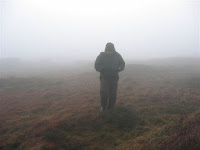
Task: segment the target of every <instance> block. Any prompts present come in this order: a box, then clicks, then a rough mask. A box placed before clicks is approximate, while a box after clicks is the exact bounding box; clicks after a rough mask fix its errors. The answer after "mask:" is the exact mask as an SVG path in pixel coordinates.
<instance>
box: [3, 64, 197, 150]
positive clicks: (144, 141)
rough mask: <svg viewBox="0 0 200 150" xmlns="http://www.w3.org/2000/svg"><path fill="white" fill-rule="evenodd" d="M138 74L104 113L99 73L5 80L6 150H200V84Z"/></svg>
mask: <svg viewBox="0 0 200 150" xmlns="http://www.w3.org/2000/svg"><path fill="white" fill-rule="evenodd" d="M138 67H139V66H138V65H137V67H136V68H134V66H128V67H127V68H126V71H125V72H124V73H121V74H120V81H119V91H118V99H117V104H116V108H115V109H114V110H113V111H105V112H103V113H101V112H100V111H99V104H100V103H99V101H100V96H99V79H98V74H97V73H95V72H93V73H90V72H89V73H82V74H77V75H73V76H70V77H69V76H68V77H57V78H56V77H52V78H50V77H48V78H39V77H34V78H29V77H27V78H4V79H0V149H2V150H12V149H13V150H14V149H22V150H23V149H24V150H25V149H29V150H40V149H41V150H55V149H58V150H62V149H63V150H81V149H83V150H104V149H108V150H109V149H110V150H111V149H117V150H124V149H126V150H157V149H158V150H160V149H161V150H188V149H190V150H198V149H199V147H200V145H199V143H200V138H199V137H200V109H199V108H200V82H199V81H200V80H199V76H196V75H195V76H190V75H188V74H181V75H180V74H178V73H176V72H177V71H176V72H175V73H174V72H173V71H169V72H167V71H165V72H163V71H160V72H159V68H156V69H155V68H154V71H152V70H151V68H148V67H147V68H148V69H145V67H143V69H140V70H138V71H137V73H136V74H134V69H138ZM161 70H163V68H162V69H161Z"/></svg>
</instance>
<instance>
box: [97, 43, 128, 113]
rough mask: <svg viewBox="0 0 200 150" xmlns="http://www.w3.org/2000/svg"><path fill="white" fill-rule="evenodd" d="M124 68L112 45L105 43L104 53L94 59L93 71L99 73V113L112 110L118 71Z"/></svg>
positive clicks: (120, 57) (123, 63) (121, 59)
mask: <svg viewBox="0 0 200 150" xmlns="http://www.w3.org/2000/svg"><path fill="white" fill-rule="evenodd" d="M124 68H125V62H124V60H123V58H122V56H121V55H120V54H119V53H118V52H116V51H115V47H114V44H113V43H110V42H109V43H107V44H106V48H105V52H101V53H100V55H99V56H98V57H97V58H96V61H95V69H96V71H98V72H100V95H101V111H104V110H105V109H106V108H108V109H112V108H113V107H114V105H115V103H116V97H117V86H118V80H119V75H118V73H119V72H120V71H123V70H124Z"/></svg>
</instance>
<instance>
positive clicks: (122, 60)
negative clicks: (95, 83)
mask: <svg viewBox="0 0 200 150" xmlns="http://www.w3.org/2000/svg"><path fill="white" fill-rule="evenodd" d="M124 68H125V62H124V59H123V58H122V56H121V55H120V54H119V68H118V71H119V72H120V71H123V70H124Z"/></svg>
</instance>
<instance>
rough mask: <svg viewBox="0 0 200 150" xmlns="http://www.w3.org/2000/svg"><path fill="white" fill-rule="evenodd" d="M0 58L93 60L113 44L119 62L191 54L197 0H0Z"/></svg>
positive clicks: (195, 46) (198, 18)
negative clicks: (107, 44) (106, 46)
mask: <svg viewBox="0 0 200 150" xmlns="http://www.w3.org/2000/svg"><path fill="white" fill-rule="evenodd" d="M0 5H1V7H0V9H1V14H0V17H1V19H0V22H1V37H0V38H1V43H0V45H1V58H9V57H14V58H23V59H27V60H43V61H47V62H51V61H57V62H58V61H59V62H76V61H85V60H89V61H94V60H95V59H96V56H97V55H98V54H99V53H100V52H101V51H104V48H105V44H106V43H107V42H113V43H114V44H115V47H116V50H117V51H119V52H120V54H121V55H122V56H123V57H124V59H125V60H135V59H147V58H148V59H149V58H167V57H194V56H195V57H196V56H199V55H200V50H199V41H200V40H199V28H200V27H199V22H200V11H199V9H200V8H199V7H200V6H199V1H198V0H195V1H192V0H188V1H183V0H179V1H172V0H150V1H149V0H142V1H136V0H134V1H130V0H125V1H122V0H118V1H114V0H110V1H105V0H102V1H92V0H86V1H80V0H75V1H64V0H57V1H55V0H42V1H41V0H34V1H32V0H18V1H13V0H3V1H1V2H0Z"/></svg>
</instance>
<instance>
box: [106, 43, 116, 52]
mask: <svg viewBox="0 0 200 150" xmlns="http://www.w3.org/2000/svg"><path fill="white" fill-rule="evenodd" d="M105 51H113V52H115V46H114V44H113V43H110V42H109V43H107V44H106V48H105Z"/></svg>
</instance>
